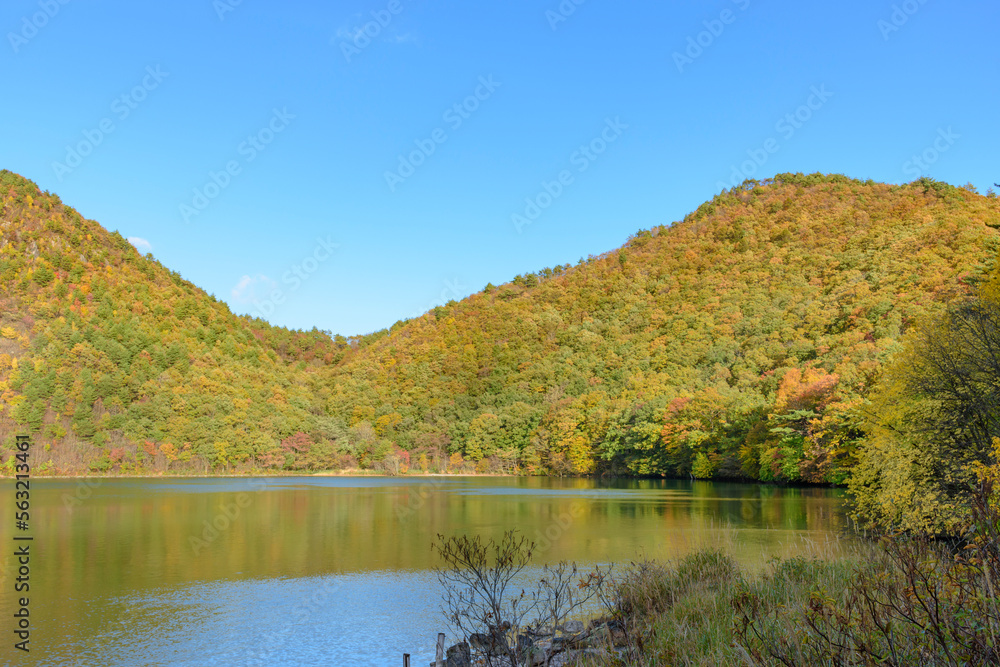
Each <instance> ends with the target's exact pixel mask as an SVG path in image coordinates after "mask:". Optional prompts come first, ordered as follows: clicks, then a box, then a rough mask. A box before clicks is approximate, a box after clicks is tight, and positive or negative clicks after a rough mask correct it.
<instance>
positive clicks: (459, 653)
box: [445, 642, 472, 667]
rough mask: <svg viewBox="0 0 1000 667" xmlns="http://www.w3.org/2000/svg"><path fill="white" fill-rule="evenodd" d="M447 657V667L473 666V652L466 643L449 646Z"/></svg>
mask: <svg viewBox="0 0 1000 667" xmlns="http://www.w3.org/2000/svg"><path fill="white" fill-rule="evenodd" d="M445 655H446V656H447V659H446V661H445V667H471V665H472V651H471V649H470V648H469V645H468V643H466V642H462V643H461V644H455V645H454V646H449V647H448V650H447V651H446V653H445Z"/></svg>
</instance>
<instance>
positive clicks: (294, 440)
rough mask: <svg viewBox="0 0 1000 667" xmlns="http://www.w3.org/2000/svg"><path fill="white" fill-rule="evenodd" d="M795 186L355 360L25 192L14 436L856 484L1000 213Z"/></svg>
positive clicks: (9, 393)
mask: <svg viewBox="0 0 1000 667" xmlns="http://www.w3.org/2000/svg"><path fill="white" fill-rule="evenodd" d="M775 180H776V182H773V183H770V182H769V183H765V184H758V183H752V182H750V183H747V184H745V186H744V187H743V188H741V189H738V190H734V191H732V192H728V193H724V194H723V195H720V196H718V197H716V198H715V199H714V200H713V201H712V202H709V203H706V204H705V205H703V206H702V207H701V208H700V209H699V210H698V211H697V212H695V213H693V214H691V215H689V216H688V217H687V218H686V219H685V220H684V221H682V222H678V223H675V224H674V225H672V226H664V227H659V228H656V229H653V230H651V231H644V232H640V233H638V234H637V235H636V236H635V237H633V238H631V239H630V240H629V241H628V243H627V244H626V245H625V246H624V247H623V248H621V249H620V250H616V251H613V252H610V253H607V254H605V255H601V256H598V257H592V258H590V259H589V260H587V261H583V262H581V263H580V264H579V265H577V266H575V267H569V266H566V267H557V268H555V269H546V270H544V271H541V272H539V273H538V274H536V275H529V276H519V277H518V278H516V279H515V280H514V281H513V282H512V283H509V284H506V285H501V286H500V287H492V286H487V288H486V289H485V290H484V291H483V292H481V293H478V294H475V295H473V296H471V297H469V298H467V299H465V300H463V301H462V302H461V303H452V304H449V305H448V306H444V307H439V308H437V309H435V310H434V311H431V312H430V313H428V314H426V315H424V316H423V317H420V318H416V319H414V320H410V321H408V322H401V323H397V324H396V325H394V326H393V327H392V329H391V330H390V331H387V332H386V331H383V332H378V333H376V334H372V335H370V336H366V337H363V338H359V339H353V340H352V341H350V344H349V342H348V341H347V340H346V339H344V338H342V337H339V336H338V337H337V338H336V339H330V338H329V337H328V336H326V335H325V334H323V333H321V332H317V331H313V332H310V333H303V332H289V331H286V330H284V329H280V328H274V327H270V326H267V325H266V324H264V323H262V322H260V321H250V320H248V319H247V318H240V317H236V316H234V315H232V314H231V313H230V312H229V310H228V309H227V308H226V306H225V305H224V304H222V303H220V302H218V301H216V300H215V299H214V298H213V297H211V296H208V295H206V294H205V293H204V292H202V291H200V290H198V289H197V288H195V287H194V286H192V285H190V284H189V283H186V282H185V281H183V280H182V279H181V278H180V277H179V276H177V275H176V274H175V273H172V272H170V271H168V270H166V269H165V268H163V267H162V266H160V265H159V263H157V262H156V261H155V260H152V258H149V257H147V258H143V257H140V256H139V255H138V253H136V251H135V250H134V249H132V248H131V246H129V245H128V244H127V243H126V242H125V241H124V239H122V238H121V237H120V236H119V235H117V234H109V233H107V232H106V231H104V230H103V229H102V228H101V227H100V226H99V225H97V224H96V223H93V222H90V221H85V220H83V219H82V218H81V217H80V216H79V215H78V214H77V213H76V212H74V211H72V210H71V209H69V208H66V207H63V206H62V204H61V203H59V201H58V198H56V197H54V196H53V195H48V194H43V193H40V192H38V190H37V188H36V187H35V186H34V185H33V184H31V183H30V182H28V181H25V180H24V179H21V178H19V177H16V176H14V175H13V174H10V173H9V172H4V173H3V174H0V195H2V202H3V204H2V206H3V208H2V209H0V233H2V241H0V243H2V249H0V299H2V310H0V312H2V318H3V319H2V321H0V331H2V336H0V398H2V401H3V404H4V406H5V407H4V410H3V413H2V414H0V438H2V439H3V442H4V446H5V447H9V446H10V442H11V440H12V439H13V433H14V432H15V431H17V430H20V429H25V428H30V429H34V430H35V432H36V434H37V435H36V440H37V441H38V442H39V443H43V445H44V446H45V447H47V449H45V450H44V451H43V452H41V453H39V454H37V456H39V457H41V458H40V461H41V463H42V464H46V465H48V466H49V467H50V469H51V470H53V471H56V472H71V471H75V470H81V469H92V470H112V471H119V470H125V471H131V470H164V469H170V470H199V469H200V470H216V471H221V470H226V469H239V470H250V469H253V468H265V469H276V468H323V467H336V466H343V465H355V464H358V465H361V466H363V467H382V468H385V469H390V470H395V469H399V468H400V467H403V466H405V465H406V464H407V462H409V463H410V464H411V467H420V468H423V467H426V466H431V467H434V466H435V465H444V464H446V463H447V464H448V465H450V466H451V469H456V468H458V467H462V466H466V467H467V468H471V467H473V466H475V467H477V468H478V469H480V470H511V469H513V468H514V467H517V468H518V469H520V470H522V471H525V472H536V473H544V472H551V473H559V474H565V473H589V472H595V471H617V472H631V473H635V474H671V475H688V474H694V475H695V476H698V477H713V476H714V477H746V478H752V479H762V480H775V481H814V482H840V481H842V480H843V479H844V476H845V473H846V470H847V469H848V468H849V466H850V465H851V462H852V454H853V451H854V447H855V445H856V443H857V440H858V438H859V437H860V435H861V434H860V432H859V431H858V430H857V425H858V424H859V423H860V421H861V416H862V414H861V410H862V406H863V400H864V396H865V394H866V391H867V390H868V389H869V387H870V386H871V383H872V382H873V380H874V379H875V378H876V377H877V375H878V373H879V369H880V368H881V366H882V364H883V363H884V362H885V361H886V360H887V359H888V358H889V357H890V355H891V354H892V353H893V351H894V349H895V348H896V347H897V340H898V339H899V336H900V334H901V332H902V331H903V330H905V329H906V328H907V327H908V326H910V325H912V324H913V323H914V322H915V321H917V320H919V319H920V318H922V317H924V316H925V315H927V314H931V313H936V312H938V311H940V310H941V308H942V306H943V304H945V303H947V302H948V301H949V300H951V299H953V298H955V297H956V296H958V295H962V294H964V293H966V292H967V290H968V281H969V279H970V278H971V277H974V276H975V275H977V274H978V273H979V272H981V271H982V268H983V266H984V265H985V263H986V262H987V260H988V258H991V257H993V256H994V255H995V253H996V237H997V234H996V232H995V231H994V229H992V226H995V225H1000V206H998V202H997V200H996V199H995V198H992V197H983V196H980V195H977V194H974V193H973V192H971V191H970V190H967V189H958V188H953V187H951V186H946V185H944V184H939V183H934V182H931V181H925V182H917V183H914V184H911V185H907V186H890V185H881V184H875V183H871V182H869V183H862V182H858V181H853V180H850V179H847V178H844V177H823V176H808V177H806V176H801V175H784V176H780V177H778V178H776V179H775ZM5 456H6V454H5ZM48 461H51V463H47V462H48Z"/></svg>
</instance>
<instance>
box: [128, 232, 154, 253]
mask: <svg viewBox="0 0 1000 667" xmlns="http://www.w3.org/2000/svg"><path fill="white" fill-rule="evenodd" d="M126 240H127V241H128V242H129V243H131V244H132V245H133V246H135V249H136V250H138V251H139V252H152V251H153V244H152V243H150V242H149V241H147V240H146V239H144V238H140V237H138V236H130V237H128V238H127V239H126Z"/></svg>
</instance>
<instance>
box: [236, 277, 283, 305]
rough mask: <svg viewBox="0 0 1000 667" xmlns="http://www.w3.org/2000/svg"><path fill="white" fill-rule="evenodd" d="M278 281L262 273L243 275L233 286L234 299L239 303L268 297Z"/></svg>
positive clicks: (252, 301)
mask: <svg viewBox="0 0 1000 667" xmlns="http://www.w3.org/2000/svg"><path fill="white" fill-rule="evenodd" d="M277 286H278V283H276V282H274V281H273V280H271V279H270V278H268V277H267V276H265V275H264V274H262V273H259V274H257V275H256V276H252V277H251V276H243V277H242V278H240V281H239V282H238V283H236V286H235V287H233V291H232V295H233V300H234V301H236V302H237V303H257V302H258V301H263V300H264V299H266V298H267V295H268V294H269V293H270V292H272V291H273V290H274V289H275V288H276V287H277Z"/></svg>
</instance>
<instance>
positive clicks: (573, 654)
mask: <svg viewBox="0 0 1000 667" xmlns="http://www.w3.org/2000/svg"><path fill="white" fill-rule="evenodd" d="M607 656H608V652H607V651H600V650H598V649H596V648H585V649H579V650H570V651H563V652H562V653H558V654H556V655H554V656H552V659H551V660H550V661H549V667H569V666H570V665H574V664H576V661H577V660H579V659H580V658H583V657H594V658H602V657H607Z"/></svg>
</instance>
